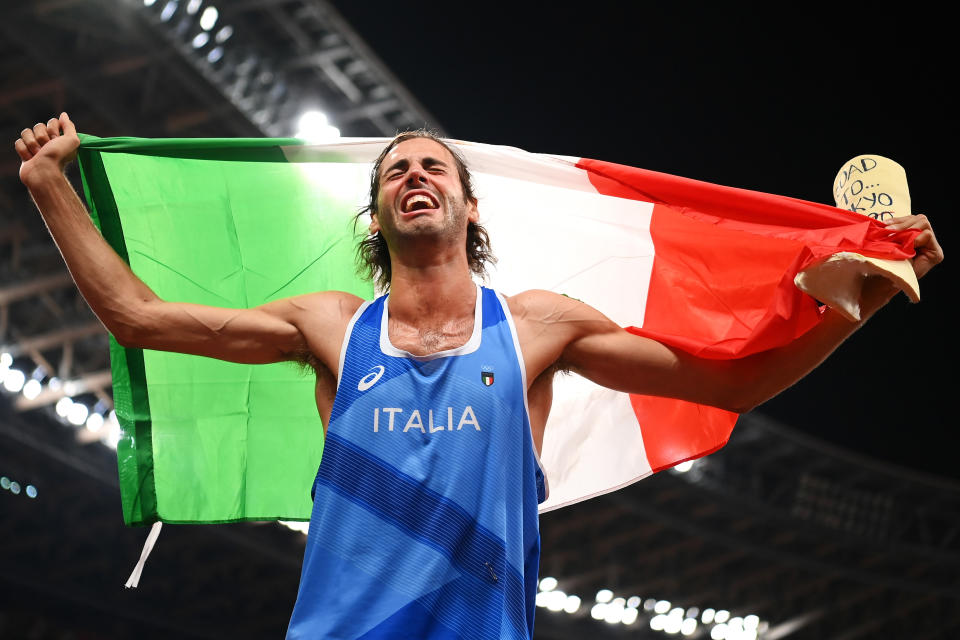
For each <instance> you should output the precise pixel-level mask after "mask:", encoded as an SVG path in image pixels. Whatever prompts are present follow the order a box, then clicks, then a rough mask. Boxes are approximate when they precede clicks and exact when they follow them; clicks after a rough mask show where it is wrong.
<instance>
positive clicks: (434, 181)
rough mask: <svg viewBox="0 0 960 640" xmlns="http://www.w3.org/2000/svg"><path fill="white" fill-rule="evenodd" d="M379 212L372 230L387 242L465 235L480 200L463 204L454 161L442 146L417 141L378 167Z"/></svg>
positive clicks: (402, 146)
mask: <svg viewBox="0 0 960 640" xmlns="http://www.w3.org/2000/svg"><path fill="white" fill-rule="evenodd" d="M380 166H381V168H380V176H379V180H380V193H379V195H378V198H377V213H375V214H373V215H372V216H371V222H370V232H371V233H376V232H378V231H379V232H381V233H383V234H384V237H385V238H386V240H387V243H388V244H389V243H390V242H391V240H392V239H394V238H402V237H404V236H408V235H418V236H421V235H424V234H426V235H438V236H444V237H447V236H456V235H458V234H461V233H462V234H466V229H467V223H468V222H476V221H477V219H478V214H477V203H476V201H475V200H474V201H465V200H464V195H463V185H462V184H461V183H460V178H459V175H458V174H457V166H456V161H455V160H454V158H453V156H452V155H451V154H450V152H449V151H447V150H446V149H445V148H444V147H443V145H441V144H438V143H437V142H434V141H433V140H430V139H428V138H413V139H411V140H406V141H404V142H401V143H400V144H398V145H397V146H396V147H394V148H393V149H391V150H390V152H389V153H388V154H387V156H386V157H385V158H384V160H383V163H382V164H381V165H380Z"/></svg>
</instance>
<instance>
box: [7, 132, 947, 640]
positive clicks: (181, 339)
mask: <svg viewBox="0 0 960 640" xmlns="http://www.w3.org/2000/svg"><path fill="white" fill-rule="evenodd" d="M78 144H79V142H78V140H77V137H76V131H75V129H74V126H73V124H72V123H71V122H70V120H69V118H68V117H67V116H66V114H63V115H61V116H60V118H54V119H51V120H50V121H48V122H47V123H46V124H37V125H36V126H34V127H33V128H32V129H25V130H24V131H23V132H22V134H21V137H20V139H19V140H18V141H17V142H16V145H15V146H16V149H17V152H18V154H19V155H20V157H21V159H22V160H23V165H22V166H21V169H20V177H21V180H22V181H23V183H24V184H25V185H26V186H27V187H28V189H29V190H30V193H31V194H32V196H33V198H34V200H35V201H36V203H37V205H38V207H39V209H40V211H41V213H42V214H43V217H44V219H45V220H46V222H47V225H48V226H49V228H50V231H51V234H52V235H53V237H54V239H55V241H56V242H57V244H58V246H59V247H60V250H61V252H62V253H63V255H64V258H65V260H66V262H67V265H68V268H69V269H70V271H71V273H72V275H73V277H74V279H75V280H76V282H77V285H78V287H79V288H80V290H81V292H82V293H83V295H84V297H85V298H86V299H87V301H88V303H89V304H90V306H91V308H92V309H93V310H94V312H95V313H96V314H97V316H98V317H99V318H100V319H101V321H102V322H103V323H104V325H105V326H106V327H107V329H108V330H109V331H110V332H111V333H113V335H114V336H115V337H116V338H117V340H118V341H119V342H120V343H121V344H124V345H127V346H133V347H139V348H149V349H161V350H169V351H180V352H184V353H192V354H197V355H203V356H208V357H214V358H220V359H223V360H229V361H234V362H244V363H268V362H277V361H284V360H298V361H303V362H308V363H310V364H311V365H312V366H313V368H314V370H315V371H316V376H317V383H316V398H317V407H318V410H319V412H320V415H321V417H322V418H323V421H324V425H328V427H327V429H328V433H327V440H326V445H325V451H324V458H323V461H322V463H321V465H320V469H319V472H318V474H317V478H316V480H315V483H314V487H313V489H314V492H315V495H316V500H315V507H314V513H313V516H312V520H311V528H310V538H309V540H308V545H307V550H306V553H305V557H304V567H303V573H302V577H301V586H300V594H299V596H298V599H297V604H296V606H295V609H294V613H293V616H292V619H291V624H290V629H289V631H288V637H292V638H300V637H308V638H314V637H336V638H357V637H365V638H382V637H427V638H460V637H466V638H488V637H489V638H499V637H504V638H524V637H531V636H532V633H533V617H534V595H535V591H536V577H537V568H538V562H539V536H538V533H537V522H536V505H537V502H538V501H542V500H543V498H544V495H545V492H546V487H545V486H544V483H543V476H542V472H541V470H540V468H539V462H538V459H537V453H538V452H539V450H540V447H541V444H542V441H543V435H544V434H543V430H544V426H545V424H546V419H547V415H548V413H549V410H550V405H551V401H552V380H553V375H554V373H555V372H556V371H557V370H560V369H567V370H573V371H576V372H578V373H580V374H582V375H583V376H585V377H587V378H589V379H591V380H593V381H594V382H596V383H598V384H601V385H604V386H607V387H610V388H613V389H616V390H619V391H626V392H630V393H638V394H646V395H659V396H665V397H672V398H679V399H683V400H688V401H692V402H697V403H702V404H709V405H713V406H718V407H722V408H725V409H729V410H732V411H736V412H744V411H747V410H749V409H750V408H752V407H753V406H755V405H757V404H759V403H761V402H763V401H764V400H766V399H768V398H769V397H771V396H773V395H775V394H776V393H778V392H779V391H781V390H782V389H785V388H786V387H788V386H790V385H791V384H793V383H794V382H795V381H797V380H798V379H800V378H801V377H802V376H803V375H805V374H806V373H807V372H809V371H810V370H812V369H813V368H814V367H816V366H817V365H818V364H819V363H820V362H821V361H822V360H823V359H824V358H826V357H827V356H828V355H829V354H830V353H831V352H832V351H833V349H835V348H836V347H837V346H838V345H839V344H840V343H841V342H842V341H843V340H845V339H846V338H847V337H848V336H849V335H851V334H852V333H853V332H854V331H855V330H856V329H857V327H858V326H859V324H862V322H861V323H856V324H854V323H850V322H848V321H847V320H845V319H844V318H843V317H841V316H840V315H839V314H835V313H833V312H828V313H827V314H826V316H825V317H824V318H823V320H822V321H821V322H820V323H819V324H818V325H817V326H816V327H815V328H814V329H812V330H811V331H809V332H808V333H806V334H805V335H803V336H802V337H800V338H799V339H797V340H796V341H794V342H793V343H791V344H789V345H787V346H785V347H782V348H779V349H775V350H771V351H767V352H763V353H759V354H756V355H753V356H750V357H747V358H743V359H740V360H734V361H717V360H704V359H700V358H696V357H693V356H691V355H689V354H686V353H684V352H682V351H679V350H676V349H672V348H669V347H666V346H664V345H662V344H659V343H658V342H655V341H653V340H650V339H647V338H643V337H639V336H635V335H632V334H629V333H627V332H626V331H624V330H622V329H621V328H620V327H618V326H617V325H615V324H614V323H613V322H611V321H610V320H609V319H607V318H606V317H604V316H603V315H602V314H601V313H599V312H598V311H596V310H595V309H592V308H591V307H589V306H587V305H585V304H582V303H580V302H578V301H576V300H572V299H570V298H566V297H564V296H560V295H557V294H554V293H551V292H547V291H527V292H524V293H520V294H518V295H515V296H512V297H509V298H504V297H501V296H498V295H497V294H495V293H493V292H491V291H489V290H487V289H484V288H481V287H477V286H476V285H475V284H474V282H473V280H472V277H471V273H480V272H482V265H483V259H484V258H485V256H487V255H488V251H489V247H488V246H487V245H486V242H485V235H484V233H483V231H482V228H480V227H478V221H479V212H478V209H477V200H476V198H474V197H473V193H472V187H471V185H470V179H469V173H468V172H467V171H466V168H465V166H464V165H463V162H462V160H461V159H460V158H459V157H458V156H457V155H456V153H454V152H453V151H452V150H451V148H450V147H448V146H447V145H446V144H444V143H443V142H442V141H440V140H438V139H436V138H434V137H432V136H430V135H428V134H424V133H422V132H420V133H414V134H405V135H401V136H398V137H397V138H396V139H395V140H394V141H393V142H391V143H390V144H389V145H388V146H387V148H386V149H385V150H384V152H383V154H382V155H381V157H380V159H379V160H378V162H377V164H376V166H375V167H374V172H373V175H372V176H371V200H370V207H369V213H370V215H371V223H370V233H371V237H370V239H369V240H368V241H367V242H365V243H364V245H363V248H362V250H361V253H362V254H363V255H365V256H367V257H368V258H370V259H372V260H374V261H375V262H374V263H373V266H372V267H371V275H373V276H375V277H380V278H381V280H382V281H383V282H382V284H385V285H388V286H389V296H387V297H382V298H379V299H378V300H376V301H374V302H364V301H362V300H360V299H359V298H357V297H356V296H353V295H350V294H347V293H342V292H333V291H330V292H320V293H314V294H309V295H305V296H299V297H296V298H291V299H286V300H278V301H275V302H271V303H268V304H266V305H263V306H260V307H257V308H254V309H220V308H213V307H206V306H201V305H193V304H186V303H177V302H167V301H163V300H160V299H159V298H158V297H157V296H156V295H155V294H154V293H153V292H152V291H151V290H150V289H149V287H147V286H146V285H145V284H144V283H143V282H142V281H140V280H139V279H138V278H137V277H136V276H135V275H134V274H133V273H132V272H130V270H129V268H128V267H127V265H126V264H125V263H124V262H123V261H122V260H121V259H120V258H119V257H118V256H117V255H116V254H115V253H114V252H113V251H112V250H111V249H110V248H109V246H108V245H107V244H106V243H105V242H104V241H103V239H102V238H101V236H100V235H99V233H98V232H97V231H96V229H95V228H94V227H93V225H92V224H91V222H90V219H89V216H88V215H87V212H86V210H85V208H84V207H83V205H82V203H81V202H80V200H79V199H78V198H77V196H76V194H75V193H74V192H73V190H72V188H71V187H70V185H69V184H68V183H67V181H66V180H65V178H64V177H63V168H64V167H65V166H66V165H67V164H68V163H69V162H70V161H71V160H72V159H73V157H74V156H75V155H76V149H77V146H78ZM888 227H889V228H890V229H892V230H899V229H918V230H920V233H919V235H918V236H917V238H916V249H917V257H916V258H915V259H914V261H913V265H914V269H915V270H916V272H917V275H918V276H923V275H924V274H925V273H926V272H927V271H928V270H929V269H930V268H932V267H933V266H934V265H935V264H937V263H939V262H940V261H941V260H942V259H943V252H942V250H941V249H940V246H939V244H938V243H937V241H936V238H935V236H934V234H933V231H932V229H931V227H930V224H929V223H928V222H927V220H926V219H925V218H924V217H923V216H912V217H909V218H901V219H897V220H895V221H893V222H891V223H889V224H888ZM895 291H896V290H895V289H894V288H893V286H892V285H890V284H889V283H888V282H887V281H886V280H882V279H874V280H871V281H869V282H868V284H867V286H866V287H865V290H864V297H863V299H862V300H861V307H862V312H863V317H864V319H866V318H868V317H869V316H870V315H872V313H874V312H875V311H876V310H877V309H879V308H880V307H881V306H883V304H885V303H886V302H887V301H888V300H889V299H890V298H891V297H892V296H893V294H894V293H895ZM477 371H483V372H484V374H485V375H488V377H487V378H481V377H480V376H478V375H473V374H471V373H469V372H477ZM486 380H489V381H491V382H492V381H494V380H495V384H492V385H488V384H486Z"/></svg>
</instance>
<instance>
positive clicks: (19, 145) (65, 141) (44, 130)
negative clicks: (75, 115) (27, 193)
mask: <svg viewBox="0 0 960 640" xmlns="http://www.w3.org/2000/svg"><path fill="white" fill-rule="evenodd" d="M13 146H14V148H15V149H16V150H17V155H19V156H20V159H21V160H22V161H23V164H21V165H20V181H21V182H23V184H25V185H26V186H27V187H28V188H29V187H30V186H31V183H35V182H36V181H37V180H40V179H43V178H45V177H49V176H50V175H51V173H53V172H56V173H63V169H64V167H66V166H67V165H68V164H70V162H72V161H73V159H74V158H76V157H77V147H79V146H80V138H79V137H77V129H76V127H74V125H73V122H71V120H70V116H68V115H67V114H66V112H64V113H61V114H60V117H59V118H50V120H48V121H47V123H46V124H43V123H42V122H38V123H37V124H35V125H33V128H32V129H24V130H23V131H21V132H20V138H18V139H17V141H16V142H15V143H14V145H13Z"/></svg>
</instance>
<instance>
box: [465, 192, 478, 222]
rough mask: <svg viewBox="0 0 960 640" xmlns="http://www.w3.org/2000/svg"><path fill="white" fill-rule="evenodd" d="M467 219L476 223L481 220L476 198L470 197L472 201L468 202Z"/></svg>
mask: <svg viewBox="0 0 960 640" xmlns="http://www.w3.org/2000/svg"><path fill="white" fill-rule="evenodd" d="M467 220H469V221H470V222H473V223H474V224H476V223H477V222H479V221H480V210H479V209H478V208H477V199H476V198H470V202H469V203H467Z"/></svg>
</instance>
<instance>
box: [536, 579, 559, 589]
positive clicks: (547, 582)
mask: <svg viewBox="0 0 960 640" xmlns="http://www.w3.org/2000/svg"><path fill="white" fill-rule="evenodd" d="M556 588H557V579H556V578H554V577H552V576H546V577H544V578H543V579H542V580H541V581H540V591H553V590H554V589H556Z"/></svg>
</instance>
